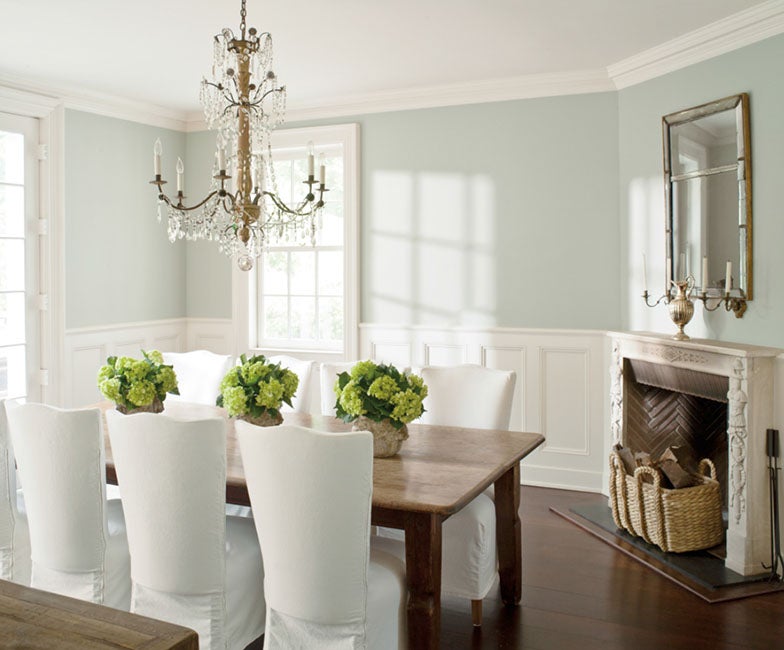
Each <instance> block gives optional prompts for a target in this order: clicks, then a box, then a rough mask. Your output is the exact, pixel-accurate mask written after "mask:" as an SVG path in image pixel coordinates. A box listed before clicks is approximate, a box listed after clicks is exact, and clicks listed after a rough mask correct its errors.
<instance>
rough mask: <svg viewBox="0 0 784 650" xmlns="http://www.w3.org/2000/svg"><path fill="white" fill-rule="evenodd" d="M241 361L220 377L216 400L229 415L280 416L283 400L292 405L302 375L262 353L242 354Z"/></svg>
mask: <svg viewBox="0 0 784 650" xmlns="http://www.w3.org/2000/svg"><path fill="white" fill-rule="evenodd" d="M240 361H241V365H239V366H236V367H234V368H232V369H231V370H229V372H227V373H226V376H225V377H224V378H223V381H221V385H220V395H218V399H217V400H215V403H216V404H217V405H218V406H223V407H224V408H225V409H226V411H227V412H228V414H229V415H230V416H234V417H242V416H249V417H250V418H253V419H259V418H263V417H264V416H265V415H267V416H269V417H272V418H275V419H277V420H280V418H281V416H280V407H281V406H282V405H283V404H284V403H285V404H288V405H289V406H291V398H292V397H294V394H295V393H296V392H297V387H298V386H299V377H297V375H296V373H294V372H292V371H291V370H289V369H288V368H282V367H281V365H280V364H279V363H275V364H273V363H270V362H269V361H267V358H266V357H265V356H264V355H263V354H259V355H255V356H252V357H251V358H250V359H248V358H247V357H246V356H245V355H244V354H243V355H242V356H241V357H240Z"/></svg>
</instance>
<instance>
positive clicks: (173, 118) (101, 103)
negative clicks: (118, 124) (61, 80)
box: [0, 73, 186, 131]
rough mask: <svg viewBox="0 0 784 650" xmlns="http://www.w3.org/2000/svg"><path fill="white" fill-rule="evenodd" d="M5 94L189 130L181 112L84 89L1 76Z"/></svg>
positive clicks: (168, 127)
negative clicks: (44, 100)
mask: <svg viewBox="0 0 784 650" xmlns="http://www.w3.org/2000/svg"><path fill="white" fill-rule="evenodd" d="M6 94H7V95H8V96H9V97H13V96H17V97H28V98H29V97H39V98H41V97H43V98H46V99H47V100H49V101H51V102H54V105H60V104H62V105H63V106H64V107H65V108H71V109H74V110H77V111H85V112H87V113H95V114H97V115H104V116H106V117H114V118H117V119H121V120H129V121H131V122H140V123H142V124H147V125H150V126H158V127H162V128H164V129H172V130H174V131H185V127H186V124H185V119H184V117H185V115H184V113H183V112H182V111H177V110H174V109H171V108H165V107H163V106H158V105H156V104H151V103H148V102H140V101H136V100H134V99H129V98H127V97H120V96H117V95H111V94H108V93H99V92H94V91H88V90H85V89H83V88H76V87H69V86H62V85H58V84H55V83H47V82H44V81H38V82H34V83H31V82H29V81H27V80H25V79H23V78H21V77H17V76H15V75H9V74H6V73H0V96H3V97H5V95H6Z"/></svg>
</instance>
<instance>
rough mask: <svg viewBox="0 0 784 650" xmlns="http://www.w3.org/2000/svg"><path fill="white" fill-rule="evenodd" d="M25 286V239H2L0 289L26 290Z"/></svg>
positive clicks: (0, 242) (0, 246)
mask: <svg viewBox="0 0 784 650" xmlns="http://www.w3.org/2000/svg"><path fill="white" fill-rule="evenodd" d="M24 288H25V243H24V240H23V239H0V291H24Z"/></svg>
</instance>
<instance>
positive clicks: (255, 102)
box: [248, 88, 283, 113]
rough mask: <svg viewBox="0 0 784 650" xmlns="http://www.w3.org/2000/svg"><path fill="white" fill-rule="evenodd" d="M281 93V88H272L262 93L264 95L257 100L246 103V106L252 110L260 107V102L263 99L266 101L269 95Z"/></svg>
mask: <svg viewBox="0 0 784 650" xmlns="http://www.w3.org/2000/svg"><path fill="white" fill-rule="evenodd" d="M282 92H283V88H272V89H270V90H267V91H266V92H265V93H264V94H263V95H262V96H261V97H259V98H258V99H254V100H253V101H252V102H248V106H252V107H253V108H256V107H258V106H259V105H260V104H261V103H262V102H263V101H264V100H265V99H267V97H268V96H269V95H271V94H272V93H282ZM263 112H264V111H262V113H263Z"/></svg>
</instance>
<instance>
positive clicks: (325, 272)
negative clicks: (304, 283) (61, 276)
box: [318, 251, 343, 296]
mask: <svg viewBox="0 0 784 650" xmlns="http://www.w3.org/2000/svg"><path fill="white" fill-rule="evenodd" d="M318 256H319V295H322V296H323V295H325V294H326V295H332V296H340V295H343V253H342V252H341V251H324V252H320V253H319V254H318Z"/></svg>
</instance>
